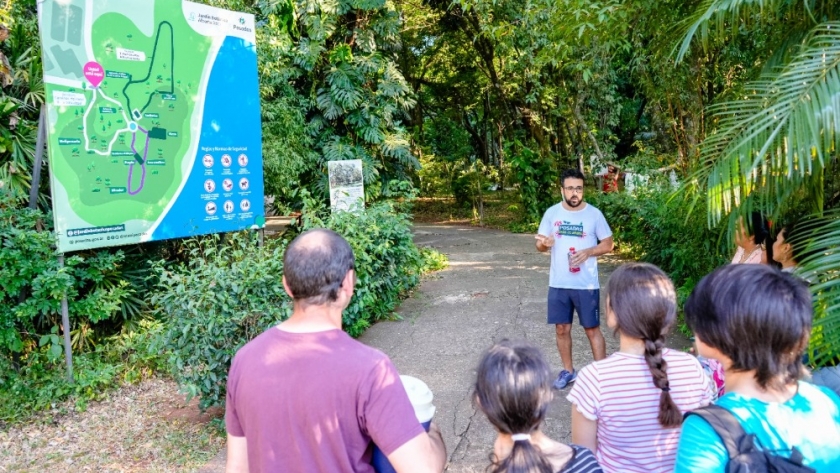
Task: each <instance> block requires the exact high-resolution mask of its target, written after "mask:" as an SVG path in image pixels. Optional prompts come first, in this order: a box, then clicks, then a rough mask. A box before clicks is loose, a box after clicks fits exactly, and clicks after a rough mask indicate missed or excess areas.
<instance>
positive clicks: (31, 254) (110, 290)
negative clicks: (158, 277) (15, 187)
mask: <svg viewBox="0 0 840 473" xmlns="http://www.w3.org/2000/svg"><path fill="white" fill-rule="evenodd" d="M48 222H50V219H49V218H48V217H47V216H46V215H44V214H42V213H40V212H38V211H30V210H28V209H17V208H16V207H15V206H14V200H13V199H12V198H11V197H9V196H8V194H5V193H2V192H0V235H2V236H0V238H2V240H0V279H1V280H3V282H4V284H3V285H2V286H0V357H11V356H15V357H18V356H21V355H22V354H26V353H27V352H29V351H32V350H34V349H36V348H37V347H38V346H47V345H49V346H51V347H54V346H55V343H54V342H55V340H56V339H57V330H58V327H59V325H60V315H59V314H60V303H61V299H62V296H64V295H66V296H67V299H68V301H69V313H70V323H71V326H73V327H75V328H76V330H77V332H76V333H75V334H74V341H75V348H76V349H77V350H79V351H86V350H89V349H90V348H92V345H93V344H95V342H96V340H95V338H96V337H97V334H95V333H94V332H93V331H91V330H89V329H90V327H91V326H95V324H98V323H103V322H106V321H109V320H110V319H113V318H114V317H115V316H117V315H120V314H122V313H123V312H122V310H123V302H124V301H129V304H130V303H131V302H132V298H133V297H135V295H136V289H135V288H133V287H130V286H129V283H128V281H126V280H125V279H124V278H122V276H121V271H122V269H123V267H124V264H125V254H124V253H123V252H122V251H121V250H115V251H98V252H90V253H80V254H75V255H73V256H70V257H68V258H67V259H66V261H65V264H64V266H63V267H61V266H59V264H58V259H57V255H56V254H55V251H54V249H53V238H54V237H53V234H52V233H51V232H50V231H48V230H49V228H44V229H41V228H40V227H44V226H47V225H48ZM44 336H46V338H44ZM48 353H49V354H52V355H54V357H55V358H57V357H58V356H59V355H60V351H58V350H55V348H52V349H51V350H50V351H48Z"/></svg>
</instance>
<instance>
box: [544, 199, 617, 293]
mask: <svg viewBox="0 0 840 473" xmlns="http://www.w3.org/2000/svg"><path fill="white" fill-rule="evenodd" d="M580 207H581V208H580V210H574V211H571V210H566V209H565V208H563V203H562V202H561V203H559V204H557V205H555V206H553V207H551V208H550V209H548V210H546V211H545V214H544V215H543V218H542V221H541V222H540V229H539V234H540V235H546V236H554V246H553V247H551V270H550V271H549V278H548V285H549V286H550V287H556V288H560V289H600V287H601V285H600V284H599V283H598V258H595V257H592V258H589V259H587V260H586V262H584V263H583V264H581V265H580V271H579V272H577V273H572V272H569V249H570V248H574V249H575V250H583V249H586V248H591V247H593V246H596V245H597V244H598V241H600V240H603V239H605V238H609V237H611V236H612V230H610V226H609V225H607V219H605V218H604V214H602V213H601V211H600V210H598V209H597V208H595V207H593V206H591V205H589V204H587V203H585V202H584V203H582V204H581V206H580Z"/></svg>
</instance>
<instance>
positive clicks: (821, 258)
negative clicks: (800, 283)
mask: <svg viewBox="0 0 840 473" xmlns="http://www.w3.org/2000/svg"><path fill="white" fill-rule="evenodd" d="M797 233H798V234H799V237H798V238H797V240H792V241H791V243H793V244H794V245H797V246H801V247H803V248H804V251H803V254H805V255H806V256H805V257H804V258H802V261H799V262H798V266H797V268H796V271H795V274H796V275H798V276H800V277H802V278H803V279H805V280H807V281H809V282H810V289H811V294H812V296H813V303H814V326H813V329H812V331H811V341H810V346H809V349H808V352H809V359H810V360H811V363H812V364H813V365H815V366H826V365H830V364H834V363H837V362H839V361H840V210H834V211H832V212H828V213H826V215H824V216H822V217H818V218H811V219H808V220H807V221H804V222H801V223H799V224H797Z"/></svg>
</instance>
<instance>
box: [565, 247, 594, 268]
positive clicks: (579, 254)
mask: <svg viewBox="0 0 840 473" xmlns="http://www.w3.org/2000/svg"><path fill="white" fill-rule="evenodd" d="M590 256H592V248H587V249H585V250H576V251H575V254H573V255H572V258H571V260H570V261H569V263H571V265H572V266H581V265H583V263H585V262H586V260H588V259H589V257H590Z"/></svg>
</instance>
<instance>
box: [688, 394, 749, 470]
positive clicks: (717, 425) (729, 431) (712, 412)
mask: <svg viewBox="0 0 840 473" xmlns="http://www.w3.org/2000/svg"><path fill="white" fill-rule="evenodd" d="M692 415H695V416H698V417H700V418H702V419H703V420H705V421H706V422H707V423H708V424H709V425H710V426H711V427H712V429H714V431H715V433H717V434H718V437H720V439H721V440H722V441H723V445H724V446H725V447H726V452H727V454H728V455H729V458H735V457H737V456H738V455H740V454H741V449H740V448H739V444H740V441H741V439H743V438H744V436H745V435H746V434H747V433H746V432H745V431H744V428H743V427H741V422H740V421H739V420H738V419H737V418H736V417H735V416H734V415H732V413H731V412H729V411H728V410H727V409H725V408H723V407H720V406H716V405H714V404H710V405H708V406H706V407H701V408H700V409H695V410H693V411H690V412H686V413H685V416H684V418H685V419H688V416H692Z"/></svg>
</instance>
